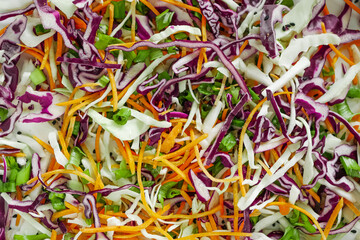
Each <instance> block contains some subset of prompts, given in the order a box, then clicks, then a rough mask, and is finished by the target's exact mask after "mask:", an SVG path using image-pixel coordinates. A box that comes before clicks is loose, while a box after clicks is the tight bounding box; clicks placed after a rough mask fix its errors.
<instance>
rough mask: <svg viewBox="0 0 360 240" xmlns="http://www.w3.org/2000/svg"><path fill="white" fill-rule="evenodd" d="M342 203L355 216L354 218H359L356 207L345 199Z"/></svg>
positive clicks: (359, 213) (359, 212) (359, 214)
mask: <svg viewBox="0 0 360 240" xmlns="http://www.w3.org/2000/svg"><path fill="white" fill-rule="evenodd" d="M344 203H345V204H346V206H348V207H349V208H350V209H351V210H352V211H353V212H354V213H355V214H356V216H360V211H359V209H357V207H355V205H354V204H353V203H352V202H350V201H349V200H347V199H344Z"/></svg>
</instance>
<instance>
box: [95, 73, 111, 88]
mask: <svg viewBox="0 0 360 240" xmlns="http://www.w3.org/2000/svg"><path fill="white" fill-rule="evenodd" d="M97 82H98V83H99V84H100V86H101V87H106V85H107V84H108V83H109V82H110V79H109V77H108V76H105V75H103V76H101V78H99V80H98V81H97Z"/></svg>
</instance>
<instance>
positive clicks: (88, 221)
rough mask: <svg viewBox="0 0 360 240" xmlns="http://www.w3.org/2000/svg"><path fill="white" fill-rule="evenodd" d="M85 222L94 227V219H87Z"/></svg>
mask: <svg viewBox="0 0 360 240" xmlns="http://www.w3.org/2000/svg"><path fill="white" fill-rule="evenodd" d="M85 222H86V224H87V225H92V224H93V220H92V218H85Z"/></svg>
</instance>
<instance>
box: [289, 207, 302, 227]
mask: <svg viewBox="0 0 360 240" xmlns="http://www.w3.org/2000/svg"><path fill="white" fill-rule="evenodd" d="M299 218H300V211H299V210H296V209H294V210H293V212H292V215H291V217H290V218H289V221H290V223H291V224H295V223H297V222H299Z"/></svg>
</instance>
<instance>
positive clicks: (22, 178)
mask: <svg viewBox="0 0 360 240" xmlns="http://www.w3.org/2000/svg"><path fill="white" fill-rule="evenodd" d="M30 171H31V161H27V163H26V164H25V166H24V167H23V168H22V169H21V170H20V171H19V173H18V174H17V176H16V186H19V185H22V184H25V183H26V182H27V181H29V179H30Z"/></svg>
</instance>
